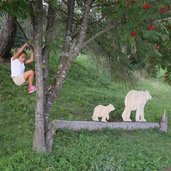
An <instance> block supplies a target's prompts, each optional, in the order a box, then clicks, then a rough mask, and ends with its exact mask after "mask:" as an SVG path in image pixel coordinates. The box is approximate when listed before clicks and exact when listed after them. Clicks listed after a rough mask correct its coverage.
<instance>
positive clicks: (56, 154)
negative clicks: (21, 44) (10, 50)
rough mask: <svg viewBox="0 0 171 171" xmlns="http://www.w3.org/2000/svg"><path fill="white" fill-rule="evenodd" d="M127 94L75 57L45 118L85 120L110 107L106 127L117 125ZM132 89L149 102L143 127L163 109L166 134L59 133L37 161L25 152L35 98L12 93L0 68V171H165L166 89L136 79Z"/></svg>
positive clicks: (170, 145)
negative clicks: (145, 92) (50, 149)
mask: <svg viewBox="0 0 171 171" xmlns="http://www.w3.org/2000/svg"><path fill="white" fill-rule="evenodd" d="M53 67H54V66H53ZM53 67H52V68H51V74H52V75H53V72H55V71H53ZM102 73H103V72H102ZM51 82H52V83H53V78H52V79H51ZM130 89H131V86H130V85H128V84H123V83H119V82H117V81H111V80H110V78H109V77H108V75H107V74H105V73H104V74H100V72H97V70H96V69H95V66H94V65H93V63H92V62H91V61H89V60H88V58H87V57H86V56H81V57H79V58H78V59H77V61H76V63H75V64H74V66H73V68H72V70H71V73H70V74H69V77H68V79H67V80H66V82H65V86H64V89H63V90H62V91H61V94H60V97H59V98H58V100H57V101H56V103H55V105H54V107H53V109H52V115H51V118H52V119H66V120H91V116H92V112H93V109H94V107H95V106H96V105H98V104H104V105H107V104H109V103H111V104H113V105H114V106H115V108H116V110H115V111H114V112H112V113H111V114H110V121H121V113H122V111H123V109H124V97H125V95H126V93H127V92H128V91H129V90H130ZM134 89H137V90H146V89H147V90H149V91H150V93H151V95H152V97H153V98H152V100H151V101H149V102H148V103H147V105H146V108H145V118H146V120H147V121H151V122H158V121H159V120H160V118H161V116H162V114H163V112H164V110H165V109H166V111H167V113H168V117H169V132H168V134H161V133H159V132H158V131H157V130H146V131H140V130H137V131H122V130H102V131H93V132H88V131H81V132H70V131H68V130H59V131H57V133H56V138H55V143H54V150H53V152H52V153H51V154H47V155H40V154H39V155H38V154H35V153H33V152H32V151H31V145H32V138H33V131H34V107H35V101H36V96H35V93H34V94H28V92H27V86H24V87H16V86H15V85H14V84H13V82H12V80H11V79H10V70H9V66H8V65H4V64H0V140H1V141H0V170H2V171H3V170H9V171H12V170H15V171H18V170H21V171H23V170H24V171H26V170H36V171H37V170H46V171H53V170H58V171H60V170H61V171H64V170H70V171H71V170H73V171H75V170H78V171H80V170H86V171H87V170H92V171H94V170H97V171H100V170H102V171H104V170H112V171H114V170H117V171H122V170H124V171H134V170H135V171H140V170H142V171H144V170H150V171H152V170H165V169H169V168H170V169H171V151H170V149H171V130H170V129H171V127H170V124H171V105H170V104H171V96H170V94H171V87H170V86H167V85H165V84H163V83H161V81H158V80H154V79H153V80H152V79H144V78H140V79H139V82H137V84H136V85H134ZM133 115H134V114H133ZM132 118H133V119H134V117H133V116H132Z"/></svg>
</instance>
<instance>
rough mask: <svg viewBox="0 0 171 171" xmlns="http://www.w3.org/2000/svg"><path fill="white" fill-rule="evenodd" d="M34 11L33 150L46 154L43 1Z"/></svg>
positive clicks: (35, 5)
mask: <svg viewBox="0 0 171 171" xmlns="http://www.w3.org/2000/svg"><path fill="white" fill-rule="evenodd" d="M32 8H33V10H34V15H33V17H34V18H33V19H32V21H34V22H33V28H34V50H35V68H36V86H37V102H36V108H35V132H34V139H33V150H34V151H36V152H46V143H45V134H44V133H45V130H44V129H45V128H44V101H45V94H44V85H43V65H42V61H43V59H42V45H43V5H42V0H36V1H35V2H33V4H32Z"/></svg>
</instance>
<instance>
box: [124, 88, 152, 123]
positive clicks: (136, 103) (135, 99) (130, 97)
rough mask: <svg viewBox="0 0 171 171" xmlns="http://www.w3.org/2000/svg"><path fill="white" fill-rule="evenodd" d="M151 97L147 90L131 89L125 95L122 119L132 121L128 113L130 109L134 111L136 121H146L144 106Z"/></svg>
mask: <svg viewBox="0 0 171 171" xmlns="http://www.w3.org/2000/svg"><path fill="white" fill-rule="evenodd" d="M151 98H152V97H151V95H150V93H149V91H147V90H146V91H136V90H131V91H129V92H128V93H127V95H126V97H125V109H124V111H123V113H122V119H123V121H132V120H131V119H130V115H131V112H132V111H136V117H135V120H136V121H144V122H145V121H146V120H145V118H144V107H145V104H146V103H147V101H148V100H150V99H151Z"/></svg>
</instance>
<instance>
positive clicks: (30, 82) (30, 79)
mask: <svg viewBox="0 0 171 171" xmlns="http://www.w3.org/2000/svg"><path fill="white" fill-rule="evenodd" d="M33 78H34V71H33V70H29V71H26V72H25V73H24V79H25V80H26V81H28V86H29V87H31V86H32V85H33Z"/></svg>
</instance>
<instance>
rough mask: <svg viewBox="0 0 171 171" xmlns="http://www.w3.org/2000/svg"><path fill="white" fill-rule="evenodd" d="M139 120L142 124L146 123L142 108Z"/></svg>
mask: <svg viewBox="0 0 171 171" xmlns="http://www.w3.org/2000/svg"><path fill="white" fill-rule="evenodd" d="M140 119H141V121H142V122H146V119H145V118H144V106H143V107H142V109H141V113H140Z"/></svg>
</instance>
